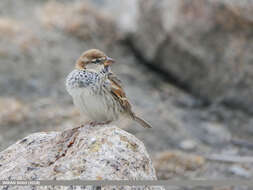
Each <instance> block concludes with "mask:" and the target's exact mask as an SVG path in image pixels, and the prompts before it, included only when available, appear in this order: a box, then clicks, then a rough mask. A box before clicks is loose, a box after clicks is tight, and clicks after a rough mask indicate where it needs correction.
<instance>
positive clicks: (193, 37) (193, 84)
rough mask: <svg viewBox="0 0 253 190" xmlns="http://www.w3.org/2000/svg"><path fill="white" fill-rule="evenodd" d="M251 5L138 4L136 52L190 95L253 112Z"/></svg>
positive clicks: (182, 0) (152, 0) (163, 1)
mask: <svg viewBox="0 0 253 190" xmlns="http://www.w3.org/2000/svg"><path fill="white" fill-rule="evenodd" d="M252 6H253V3H252V1H240V2H238V1H226V0H224V1H212V0H207V1H201V0H196V1H195V0H190V1H185V0H179V1H177V0H171V1H167V0H161V1H155V0H140V4H139V7H140V10H139V11H140V12H139V14H138V15H139V20H138V25H137V26H138V29H137V32H136V33H135V34H133V37H132V44H133V45H134V46H135V47H134V48H135V51H137V52H138V54H139V55H141V56H142V57H143V58H145V59H146V60H147V61H148V62H149V63H151V64H153V65H154V66H155V67H157V68H160V69H161V70H163V71H165V72H167V74H168V75H170V76H173V78H175V79H176V80H177V81H179V82H180V83H183V84H184V86H186V87H187V88H188V89H187V90H188V91H190V92H191V93H192V94H194V95H195V96H198V97H201V98H207V99H208V100H209V101H211V102H222V103H224V104H226V105H229V106H232V107H234V108H241V109H244V110H247V111H250V112H252V111H253V110H252V107H251V106H249V105H251V104H252V103H253V102H252V98H251V96H252V93H253V88H252V85H251V84H252V74H253V73H252V71H253V69H252V56H251V52H252V50H253V46H252V44H253V43H252V41H253V35H252V32H251V31H252V26H253V25H252V18H253V14H252V11H249V10H250V7H252Z"/></svg>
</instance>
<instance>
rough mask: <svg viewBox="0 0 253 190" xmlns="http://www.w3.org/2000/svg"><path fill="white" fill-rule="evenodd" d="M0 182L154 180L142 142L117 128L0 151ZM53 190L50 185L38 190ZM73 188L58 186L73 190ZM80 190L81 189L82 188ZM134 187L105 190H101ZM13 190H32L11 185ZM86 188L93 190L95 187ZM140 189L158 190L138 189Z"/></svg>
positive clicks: (58, 135) (75, 132) (38, 139)
mask: <svg viewBox="0 0 253 190" xmlns="http://www.w3.org/2000/svg"><path fill="white" fill-rule="evenodd" d="M0 178H1V180H7V179H9V180H10V179H13V180H16V179H17V180H71V179H81V180H156V179H157V178H156V174H155V170H154V168H153V166H152V163H151V159H150V158H149V155H148V153H147V151H146V149H145V147H144V145H143V143H142V142H141V141H139V140H138V139H137V138H135V137H134V136H133V135H131V134H129V133H127V132H125V131H123V130H121V129H119V128H117V127H115V126H108V125H107V126H105V125H104V126H95V127H91V126H85V127H83V128H76V129H69V130H65V131H63V132H48V133H46V132H41V133H35V134H32V135H30V136H28V137H26V138H24V139H22V140H20V141H18V142H17V143H16V144H14V145H12V146H10V147H9V148H7V149H6V150H4V151H2V152H1V153H0ZM39 188H41V189H52V187H39ZM71 188H73V187H54V189H71ZM79 188H81V187H78V188H77V189H79ZM113 188H114V189H123V190H125V189H132V188H136V187H102V189H104V190H107V189H113ZM9 189H32V187H29V186H26V187H21V186H19V187H18V186H16V187H14V186H10V187H9ZM82 189H92V187H91V186H89V187H88V186H86V187H83V188H82ZM139 189H160V188H159V187H139Z"/></svg>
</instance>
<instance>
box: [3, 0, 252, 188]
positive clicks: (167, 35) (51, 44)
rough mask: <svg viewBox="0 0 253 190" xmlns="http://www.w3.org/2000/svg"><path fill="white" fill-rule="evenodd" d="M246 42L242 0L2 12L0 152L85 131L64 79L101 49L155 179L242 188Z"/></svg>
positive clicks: (101, 0)
mask: <svg viewBox="0 0 253 190" xmlns="http://www.w3.org/2000/svg"><path fill="white" fill-rule="evenodd" d="M252 31H253V2H252V1H250V0H241V1H237V0H229V1H228V0H206V1H202V0H160V1H156V0H122V1H113V0H82V1H81V0H73V1H71V2H70V1H67V0H58V1H56V0H54V1H52V0H36V1H34V0H18V1H17V0H16V1H14V0H1V1H0V150H4V149H5V148H6V147H7V146H9V145H10V144H12V143H14V142H16V141H17V140H18V139H21V138H22V137H24V136H26V135H28V134H30V133H33V132H40V131H57V130H58V131H59V130H63V129H66V128H71V127H73V126H77V125H78V124H80V123H82V120H83V118H81V117H80V116H79V113H78V111H77V110H76V109H75V108H74V107H73V105H72V100H71V97H70V96H69V95H68V94H67V92H66V90H65V77H66V75H67V74H68V73H69V72H70V71H71V70H72V69H73V66H74V64H75V60H76V59H77V58H78V57H79V55H80V54H81V53H82V52H83V51H85V50H87V49H90V48H98V49H101V50H103V51H105V52H106V53H107V54H108V55H109V56H111V57H114V58H115V59H116V60H117V62H118V64H115V65H114V66H113V71H114V72H115V73H117V75H118V76H119V77H120V78H121V80H122V81H123V84H124V87H125V89H126V92H127V95H128V97H129V99H130V100H131V102H132V104H133V105H134V110H136V112H138V113H140V115H141V116H142V117H143V118H145V119H146V120H147V121H149V122H150V123H151V124H152V125H153V129H151V130H145V129H142V128H140V127H139V126H137V125H136V124H135V123H132V122H129V121H121V122H120V126H121V127H122V128H124V129H125V130H127V131H129V132H131V133H133V134H134V135H135V136H136V137H138V138H139V139H141V140H142V141H143V142H144V143H145V145H146V147H147V149H148V152H149V153H150V154H151V155H152V157H153V162H154V163H155V167H156V170H157V175H158V178H160V179H171V178H183V179H185V178H206V179H207V178H208V179H210V178H212V179H220V178H230V177H236V178H246V179H247V178H251V177H252V176H253V166H252V165H253V164H252V162H253V140H252V139H253V138H252V137H253V119H252V114H253V108H252V104H253V99H252V95H253V87H252V83H253V65H252V63H253V54H252V52H253V43H252V42H253V32H252ZM244 157H245V158H248V159H247V160H246V161H245V160H244V159H243V158H244ZM251 158H252V159H251ZM228 189H241V187H233V188H232V187H231V188H230V187H228Z"/></svg>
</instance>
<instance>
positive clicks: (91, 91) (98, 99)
mask: <svg viewBox="0 0 253 190" xmlns="http://www.w3.org/2000/svg"><path fill="white" fill-rule="evenodd" d="M113 63H115V61H114V60H113V59H112V58H110V57H108V56H107V55H106V54H105V53H104V52H102V51H100V50H98V49H90V50H88V51H85V52H84V53H83V54H82V55H81V56H80V57H79V59H78V60H77V61H76V65H75V69H74V70H73V71H72V72H71V73H70V74H69V75H68V76H67V79H66V90H67V91H68V93H69V94H70V95H71V96H72V99H73V102H74V105H75V106H76V107H77V108H79V110H80V112H81V114H84V115H86V116H87V118H88V119H89V122H90V124H92V123H93V124H108V123H110V122H112V121H115V120H117V119H119V117H120V116H123V117H127V118H130V119H132V120H134V121H136V122H138V123H139V124H140V125H141V126H143V127H146V128H151V125H150V124H148V123H147V122H146V121H144V120H143V119H141V118H140V117H138V116H137V115H136V114H135V113H134V112H133V111H132V108H131V104H130V103H129V101H128V99H127V97H126V94H125V92H124V90H123V88H122V85H121V81H120V80H119V79H118V78H117V77H116V76H115V74H114V73H113V72H112V71H111V68H110V67H111V64H113Z"/></svg>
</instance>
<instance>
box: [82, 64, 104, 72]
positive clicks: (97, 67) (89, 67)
mask: <svg viewBox="0 0 253 190" xmlns="http://www.w3.org/2000/svg"><path fill="white" fill-rule="evenodd" d="M86 69H87V70H92V71H95V72H99V71H100V70H101V69H103V65H98V64H88V65H86Z"/></svg>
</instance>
